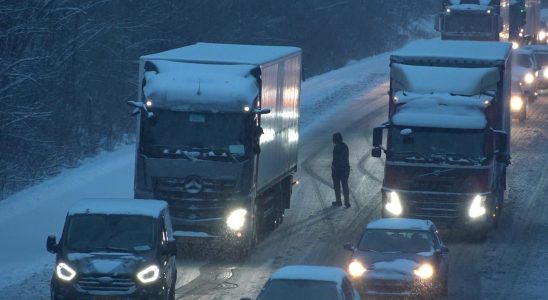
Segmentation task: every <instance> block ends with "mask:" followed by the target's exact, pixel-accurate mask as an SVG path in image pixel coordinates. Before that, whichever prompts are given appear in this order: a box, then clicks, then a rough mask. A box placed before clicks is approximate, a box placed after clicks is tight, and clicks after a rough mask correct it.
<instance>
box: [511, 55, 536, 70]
mask: <svg viewBox="0 0 548 300" xmlns="http://www.w3.org/2000/svg"><path fill="white" fill-rule="evenodd" d="M515 63H516V65H518V66H520V67H524V68H532V67H533V64H532V63H531V57H530V56H529V55H528V54H516V57H515Z"/></svg>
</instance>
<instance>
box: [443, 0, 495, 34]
mask: <svg viewBox="0 0 548 300" xmlns="http://www.w3.org/2000/svg"><path fill="white" fill-rule="evenodd" d="M500 1H501V0H493V1H489V0H442V10H441V12H440V14H438V15H437V17H436V23H435V28H436V30H437V31H439V32H440V33H441V39H442V40H478V41H498V40H499V38H500V37H499V34H500V32H501V31H502V30H503V19H502V18H501V15H500ZM502 1H505V0H502Z"/></svg>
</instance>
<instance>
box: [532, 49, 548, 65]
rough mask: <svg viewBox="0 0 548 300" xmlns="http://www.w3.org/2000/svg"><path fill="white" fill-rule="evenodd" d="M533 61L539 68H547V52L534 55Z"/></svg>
mask: <svg viewBox="0 0 548 300" xmlns="http://www.w3.org/2000/svg"><path fill="white" fill-rule="evenodd" d="M535 60H536V61H537V63H538V65H539V66H542V67H546V66H548V52H546V53H535Z"/></svg>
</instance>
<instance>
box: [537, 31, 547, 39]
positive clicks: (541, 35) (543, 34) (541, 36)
mask: <svg viewBox="0 0 548 300" xmlns="http://www.w3.org/2000/svg"><path fill="white" fill-rule="evenodd" d="M538 39H539V41H544V39H546V31H544V30H541V31H539V33H538Z"/></svg>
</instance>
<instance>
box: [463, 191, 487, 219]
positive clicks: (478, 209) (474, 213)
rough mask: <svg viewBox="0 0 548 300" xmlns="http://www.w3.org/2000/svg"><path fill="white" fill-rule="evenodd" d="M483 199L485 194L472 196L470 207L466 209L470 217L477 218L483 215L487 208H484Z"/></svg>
mask: <svg viewBox="0 0 548 300" xmlns="http://www.w3.org/2000/svg"><path fill="white" fill-rule="evenodd" d="M485 199H487V197H486V196H480V195H476V197H474V200H472V204H471V205H470V209H468V215H469V216H470V218H479V217H481V216H483V215H485V213H486V212H487V209H486V208H485Z"/></svg>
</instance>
